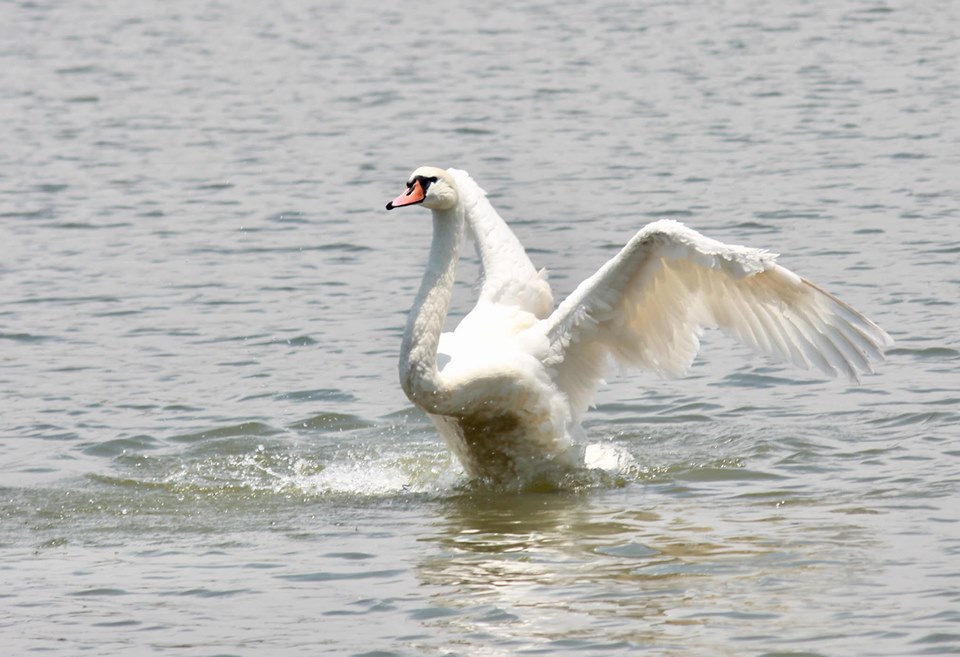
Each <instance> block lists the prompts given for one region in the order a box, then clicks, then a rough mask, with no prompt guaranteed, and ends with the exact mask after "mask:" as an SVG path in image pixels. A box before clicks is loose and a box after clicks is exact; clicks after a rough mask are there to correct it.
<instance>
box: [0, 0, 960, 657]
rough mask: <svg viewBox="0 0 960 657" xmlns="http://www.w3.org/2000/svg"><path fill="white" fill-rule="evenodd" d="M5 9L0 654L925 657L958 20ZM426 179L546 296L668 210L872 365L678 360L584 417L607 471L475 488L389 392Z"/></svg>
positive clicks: (429, 9)
mask: <svg viewBox="0 0 960 657" xmlns="http://www.w3.org/2000/svg"><path fill="white" fill-rule="evenodd" d="M474 4H476V3H474ZM488 4H489V3H488ZM0 13H2V20H0V112H2V119H3V120H2V122H0V144H2V148H0V404H2V413H0V523H2V524H0V529H2V532H0V642H2V644H3V646H4V654H10V655H25V654H33V653H44V654H53V655H65V656H66V655H70V656H72V655H80V654H95V655H141V654H166V655H203V656H212V655H354V656H360V655H364V656H367V657H370V656H373V655H377V656H381V657H386V656H410V657H413V656H424V655H427V656H429V655H437V656H439V655H457V656H461V655H463V656H467V655H471V656H472V655H504V656H506V655H522V654H551V655H554V654H577V655H597V656H601V655H627V654H647V655H678V656H679V655H683V656H687V655H689V656H691V657H693V656H702V655H889V656H903V655H926V654H956V653H958V652H960V587H958V585H960V525H958V521H960V497H958V496H960V409H958V407H960V339H958V331H957V326H958V323H960V309H958V297H960V267H958V265H957V260H958V257H960V227H958V223H957V222H958V219H960V216H958V215H960V212H958V207H960V121H958V119H960V74H958V71H957V68H958V62H960V40H958V39H957V34H958V31H960V11H958V5H957V3H956V2H952V1H948V0H942V1H937V0H934V1H932V2H924V3H907V2H883V1H877V2H873V1H866V0H864V1H861V2H858V1H854V0H844V1H842V2H826V1H825V0H809V1H807V2H799V3H797V2H790V3H787V2H783V3H760V2H732V3H731V2H727V3H712V2H706V3H704V2H699V3H682V2H681V3H675V2H669V3H667V2H662V3H654V2H641V3H615V2H576V3H574V2H551V3H543V4H535V3H523V2H520V3H508V4H504V5H503V6H502V7H494V6H492V5H491V6H490V7H470V6H469V5H468V3H460V2H448V3H434V4H426V5H423V4H420V5H411V4H409V3H406V4H393V3H385V2H380V3H374V2H367V1H360V2H336V3H334V2H325V1H322V0H318V1H316V2H305V1H302V0H278V1H277V2H273V3H270V4H269V5H264V4H259V3H240V2H219V3H215V2H200V3H195V2H183V1H179V0H178V1H173V2H162V3H160V2H158V3H110V4H103V3H94V2H57V1H45V0H38V1H36V2H26V1H23V2H7V3H3V5H2V6H0ZM426 163H431V164H439V165H443V166H458V167H461V168H465V169H467V170H469V171H470V172H471V173H472V174H473V175H474V176H475V178H476V179H477V180H478V181H479V182H480V183H481V184H482V185H483V186H484V187H486V188H487V189H488V191H489V192H490V195H491V198H492V200H493V202H494V204H495V205H496V206H497V207H498V208H499V209H500V211H501V212H502V214H503V215H504V216H505V217H507V218H508V219H509V220H510V221H511V223H512V225H513V226H514V228H515V231H516V232H517V234H518V235H519V236H520V238H521V240H522V241H523V242H524V243H525V244H527V245H528V247H529V248H530V252H531V255H532V257H533V259H534V260H535V262H536V263H537V265H539V266H547V267H549V268H551V270H552V274H551V280H552V281H553V283H554V288H555V290H556V292H557V296H558V297H559V298H562V297H563V296H564V295H565V294H566V293H567V292H569V291H570V290H571V289H573V287H574V286H575V285H576V283H577V282H578V281H579V280H581V279H582V278H583V277H584V276H586V275H589V274H590V273H592V271H594V270H595V268H596V267H597V266H598V265H599V264H600V263H602V262H603V261H604V260H605V259H606V258H608V257H610V256H611V255H612V254H613V253H614V252H615V250H616V249H617V248H618V247H619V246H620V245H621V244H623V243H624V242H625V241H626V239H627V238H628V237H629V236H630V235H631V234H632V232H633V231H635V230H636V229H637V228H638V227H639V226H641V225H642V224H644V223H645V222H647V221H650V220H653V219H655V218H660V217H673V218H677V219H680V220H683V221H685V222H687V223H688V224H690V225H693V226H695V227H696V228H698V229H700V230H702V231H704V232H706V233H708V234H709V235H711V236H714V237H716V238H719V239H723V240H727V241H734V242H742V243H747V244H750V245H753V246H759V247H764V248H769V249H770V250H772V251H776V252H780V253H782V254H783V255H782V257H781V262H782V263H783V264H785V265H786V266H788V267H790V268H792V269H794V270H796V271H798V272H801V273H803V274H805V275H807V276H809V277H811V278H813V279H814V280H815V281H817V282H818V283H820V284H821V285H823V286H825V287H827V288H828V289H830V290H831V291H833V292H834V293H836V294H838V295H839V296H841V297H842V298H844V299H845V300H847V301H849V302H850V303H852V304H853V305H855V306H857V307H858V308H860V309H862V310H863V311H864V312H865V313H867V314H868V315H870V316H871V317H872V318H874V319H875V320H876V321H877V322H878V323H879V324H881V325H882V326H883V327H884V328H886V329H887V330H888V331H889V332H890V333H891V335H893V337H894V338H895V339H896V341H897V344H896V346H895V347H894V348H893V349H891V350H890V351H889V353H888V361H887V362H886V363H884V364H883V365H881V366H880V367H879V368H878V371H877V373H876V374H874V375H871V376H867V377H865V378H864V379H863V381H862V382H861V384H860V385H850V384H848V383H847V382H843V381H824V380H821V379H820V378H818V377H816V376H814V375H811V374H809V373H805V372H802V371H796V370H793V369H790V368H784V367H780V366H779V365H776V364H773V363H770V362H767V361H765V360H764V359H762V358H757V357H753V356H751V355H749V354H748V353H747V352H746V351H745V350H743V349H741V348H739V347H738V346H736V345H735V344H733V343H732V342H731V341H729V340H727V339H725V338H724V337H722V336H717V335H708V336H706V338H705V340H704V348H703V351H702V353H701V355H700V357H699V358H698V360H697V362H696V364H695V365H694V367H693V369H692V371H691V372H690V374H689V375H688V376H687V377H685V378H683V379H680V380H676V381H660V380H658V379H657V378H656V377H654V376H652V375H649V374H645V373H629V374H626V375H622V376H619V377H617V378H615V379H614V380H612V381H611V382H610V384H609V385H607V386H606V387H605V388H604V389H603V390H602V391H601V394H600V396H599V397H598V400H597V403H598V406H597V408H596V409H594V410H593V411H591V413H590V414H588V416H587V423H586V424H587V429H588V432H589V434H590V440H591V441H592V442H597V443H601V444H603V445H613V446H615V447H617V448H619V449H621V450H623V451H624V452H626V453H628V454H629V455H630V456H632V457H633V459H634V460H635V464H634V465H632V466H624V467H622V468H621V469H620V470H619V471H613V472H599V471H584V472H582V473H579V474H576V475H574V476H571V477H570V478H569V479H567V480H564V481H560V482H557V485H556V487H555V489H554V490H540V489H536V490H526V491H507V490H493V489H489V488H485V487H483V486H478V485H474V484H470V483H468V482H466V481H465V480H464V478H463V475H462V474H461V472H460V471H459V469H458V467H457V466H456V464H455V463H453V462H452V461H451V459H450V457H449V456H448V454H447V453H446V451H445V449H444V447H443V446H442V445H441V443H440V441H439V439H438V437H437V436H436V434H435V432H434V430H433V429H432V427H431V425H430V424H429V423H428V422H427V421H426V420H425V418H424V417H423V416H422V415H421V414H419V413H418V412H415V411H414V410H413V409H412V408H411V407H410V405H409V403H408V402H407V401H406V399H405V398H404V397H403V395H402V392H401V391H400V388H399V385H398V383H397V377H396V354H397V351H398V349H399V342H400V334H401V331H402V327H403V323H404V319H405V313H406V311H407V309H408V307H409V304H410V301H411V300H412V298H413V295H414V293H415V290H416V287H417V285H418V282H419V277H420V275H421V273H422V268H423V264H424V258H425V254H426V250H427V244H428V242H429V239H430V222H429V220H427V215H426V213H423V212H409V213H406V214H403V215H402V216H395V215H393V214H391V215H387V214H386V213H385V212H384V211H383V209H382V208H383V204H384V203H385V202H386V201H387V200H389V199H390V198H393V196H394V195H396V193H397V192H398V191H399V190H400V189H401V188H402V185H403V182H404V180H405V179H406V176H407V175H408V173H409V172H410V171H411V170H412V169H413V168H414V167H416V166H418V165H420V164H426ZM398 214H399V213H398ZM460 271H461V282H460V283H459V284H458V288H457V290H456V297H455V300H454V309H453V313H454V315H456V316H460V315H462V314H463V313H464V312H465V310H467V309H468V308H469V307H470V304H471V299H472V295H473V278H474V276H475V274H476V262H475V259H474V258H473V256H472V253H471V254H468V255H467V257H466V260H465V261H464V263H463V265H462V266H461V270H460ZM455 319H456V318H455V317H454V318H452V320H451V321H455Z"/></svg>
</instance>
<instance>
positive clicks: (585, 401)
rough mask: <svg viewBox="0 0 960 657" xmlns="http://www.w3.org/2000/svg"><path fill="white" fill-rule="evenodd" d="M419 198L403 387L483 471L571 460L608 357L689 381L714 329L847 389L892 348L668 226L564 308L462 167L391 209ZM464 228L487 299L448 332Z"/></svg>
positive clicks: (647, 233) (847, 312)
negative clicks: (426, 225)
mask: <svg viewBox="0 0 960 657" xmlns="http://www.w3.org/2000/svg"><path fill="white" fill-rule="evenodd" d="M412 205H423V206H424V207H426V208H429V209H430V210H431V211H432V213H433V241H432V244H431V248H430V256H429V260H428V262H427V268H426V271H425V273H424V277H423V280H422V282H421V285H420V290H419V292H418V294H417V297H416V299H415V301H414V304H413V307H412V308H411V311H410V315H409V317H408V321H407V326H406V330H405V332H404V338H403V344H402V347H401V353H400V382H401V385H402V386H403V390H404V392H405V393H406V395H407V397H408V398H409V399H410V400H411V401H412V402H413V403H414V404H415V405H416V406H418V407H419V408H421V409H423V410H424V411H426V412H427V414H428V415H429V416H430V418H431V419H432V420H433V422H434V424H435V425H436V427H437V429H438V430H439V432H440V434H441V435H442V436H443V437H444V439H445V441H446V442H447V444H448V445H449V447H450V449H451V451H453V453H454V454H455V455H456V457H457V458H458V459H459V461H460V462H461V463H462V465H463V467H464V470H465V471H466V472H467V474H468V475H470V476H472V477H482V478H489V479H495V480H504V479H511V478H518V477H519V478H524V477H529V476H531V475H536V474H537V473H539V472H541V471H543V470H545V469H555V468H567V467H572V466H575V465H576V464H577V459H578V455H577V451H576V449H575V445H576V439H577V438H579V437H580V436H581V435H582V430H581V429H580V418H581V416H582V415H583V413H584V412H585V411H586V409H587V407H588V406H589V405H590V403H591V402H592V399H593V395H594V393H595V392H596V389H597V387H598V386H599V384H600V383H601V382H602V377H603V375H604V373H605V370H606V368H607V366H608V364H609V363H610V362H611V361H613V362H614V363H616V364H619V365H621V366H635V367H644V368H646V369H650V370H653V371H654V372H657V373H658V374H660V375H662V376H679V375H681V374H683V373H684V372H685V371H686V370H687V368H689V366H690V364H691V363H692V362H693V359H694V357H695V356H696V354H697V351H698V350H699V348H700V340H699V337H700V335H701V333H702V331H703V330H704V329H705V328H709V327H717V328H720V329H721V330H723V331H724V332H725V333H727V334H729V335H732V336H733V337H735V338H737V339H738V340H739V341H741V342H743V343H744V344H746V345H748V346H750V347H752V348H753V349H754V350H756V351H758V352H760V353H763V354H766V355H768V356H772V357H775V358H778V359H779V360H783V361H789V362H793V363H795V364H796V365H799V366H800V367H803V368H809V367H811V366H813V367H816V368H817V369H819V370H820V371H822V372H824V373H825V374H828V375H830V376H836V375H839V374H843V375H846V376H847V377H849V378H850V379H851V380H857V379H858V374H859V373H863V372H870V371H871V366H870V364H871V361H880V360H883V352H882V350H883V348H884V347H886V346H889V345H890V344H892V343H893V341H892V340H891V339H890V336H888V335H887V334H886V333H885V332H884V331H883V330H882V329H881V328H880V327H878V326H877V325H876V324H874V323H873V322H872V321H870V320H869V319H867V318H866V317H865V316H863V315H862V314H860V313H859V312H857V311H856V310H854V309H853V308H852V307H850V306H848V305H847V304H845V303H844V302H842V301H840V300H839V299H837V298H836V297H834V296H833V295H831V294H830V293H828V292H826V291H824V290H822V289H820V288H819V287H817V286H816V285H814V284H813V283H811V282H809V281H807V280H806V279H803V278H801V277H800V276H798V275H796V274H794V273H793V272H791V271H790V270H788V269H786V268H784V267H782V266H780V265H778V264H777V263H776V255H775V254H772V253H768V252H766V251H763V250H759V249H753V248H749V247H744V246H737V245H730V244H724V243H722V242H718V241H716V240H713V239H710V238H708V237H705V236H703V235H701V234H700V233H698V232H696V231H694V230H692V229H690V228H688V227H686V226H684V225H683V224H680V223H678V222H676V221H671V220H661V221H656V222H654V223H651V224H648V225H647V226H645V227H644V228H642V229H640V230H639V231H638V232H637V233H636V234H635V235H634V236H633V238H632V239H630V240H629V241H628V242H627V244H626V246H624V248H623V249H622V250H621V251H620V252H619V253H618V254H617V255H616V256H614V257H613V258H612V259H610V260H609V261H608V262H607V263H606V264H604V265H603V266H602V267H601V268H600V269H599V270H598V271H597V272H596V273H595V274H594V275H592V276H591V277H589V278H588V279H586V280H585V281H584V282H583V283H581V284H580V285H579V286H578V287H577V288H576V290H574V291H573V292H572V293H571V294H570V296H569V297H567V298H566V299H565V300H564V301H563V302H561V303H560V304H559V306H557V307H556V308H555V309H554V305H553V296H552V293H551V291H550V286H549V284H548V283H547V281H546V277H545V275H544V274H543V272H538V271H537V270H536V268H535V267H534V266H533V264H532V263H531V262H530V259H529V257H528V256H527V254H526V252H525V251H524V249H523V246H522V245H521V244H520V242H519V240H517V238H516V236H515V235H514V234H513V232H512V231H511V230H510V228H509V227H508V226H507V224H506V223H505V222H504V221H503V219H502V218H501V217H500V216H499V215H498V214H497V212H496V210H494V208H493V207H492V205H491V204H490V202H489V201H488V200H487V198H486V194H485V193H484V191H483V190H482V189H481V188H480V187H479V186H478V185H477V184H476V183H475V182H474V181H473V179H472V178H471V177H470V176H469V175H468V174H467V173H465V172H463V171H458V170H456V169H449V170H444V169H440V168H437V167H420V168H419V169H417V170H415V171H414V172H413V173H412V174H411V176H410V178H409V180H408V181H407V189H406V191H404V192H403V193H402V194H400V195H399V196H398V197H397V198H396V199H394V200H393V201H391V202H390V203H388V204H387V209H388V210H391V209H393V208H399V207H404V206H412ZM464 233H469V234H470V236H471V237H472V238H473V241H474V244H475V246H476V249H477V253H478V255H479V257H480V264H481V268H482V283H481V287H480V293H479V299H478V302H477V305H476V306H475V307H474V308H473V310H471V311H470V312H469V313H468V314H467V315H466V316H465V317H464V318H463V320H462V321H461V322H460V324H459V325H458V326H457V327H456V329H455V330H454V331H453V332H450V333H443V332H442V330H443V323H444V319H445V317H446V315H447V311H448V309H449V305H450V298H451V294H452V290H453V284H454V280H455V274H456V265H457V262H458V260H459V257H460V249H461V246H462V241H463V236H464Z"/></svg>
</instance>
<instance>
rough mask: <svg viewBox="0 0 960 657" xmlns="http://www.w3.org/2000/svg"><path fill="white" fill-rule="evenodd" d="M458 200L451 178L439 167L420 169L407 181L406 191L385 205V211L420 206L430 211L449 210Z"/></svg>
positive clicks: (455, 184) (455, 185) (454, 183)
mask: <svg viewBox="0 0 960 657" xmlns="http://www.w3.org/2000/svg"><path fill="white" fill-rule="evenodd" d="M458 200H459V194H458V193H457V183H456V182H454V180H453V176H451V175H450V174H449V173H447V171H445V170H444V169H441V168H439V167H420V168H419V169H417V170H416V171H414V172H413V173H411V174H410V177H409V178H408V179H407V189H406V191H404V192H403V193H402V194H400V196H398V197H397V198H395V199H393V200H392V201H390V202H389V203H387V209H388V210H392V209H394V208H401V207H403V206H405V205H422V206H423V207H425V208H430V209H431V210H449V209H450V208H452V207H453V206H455V205H456V204H457V201H458Z"/></svg>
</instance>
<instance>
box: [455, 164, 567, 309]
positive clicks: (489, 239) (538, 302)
mask: <svg viewBox="0 0 960 657" xmlns="http://www.w3.org/2000/svg"><path fill="white" fill-rule="evenodd" d="M447 171H448V172H449V173H450V175H452V176H453V178H454V180H456V182H457V189H458V191H459V193H460V199H461V201H462V203H463V207H464V210H465V211H466V224H467V230H468V231H469V233H470V236H471V237H472V238H473V241H474V244H475V245H476V247H477V255H479V256H480V264H481V267H482V269H483V271H482V274H481V275H482V281H481V287H480V300H481V301H487V302H490V303H494V304H500V305H506V306H517V307H519V308H521V309H523V310H526V311H528V312H531V313H533V314H534V315H535V316H536V317H537V318H539V319H543V318H545V317H547V316H548V315H549V314H550V312H551V311H552V310H553V293H552V292H551V291H550V284H549V283H547V280H546V273H545V272H543V271H539V272H538V271H537V269H536V268H535V267H534V266H533V263H532V262H530V258H529V257H528V256H527V252H526V251H525V250H524V248H523V245H522V244H521V243H520V240H518V239H517V236H516V235H514V234H513V231H511V230H510V227H509V226H507V224H506V222H505V221H504V220H503V218H501V217H500V215H499V214H497V211H496V210H495V209H494V208H493V206H492V205H491V204H490V201H488V200H487V193H486V192H485V191H483V189H481V188H480V186H479V185H477V183H476V182H474V180H473V178H471V177H470V174H468V173H467V172H466V171H461V170H459V169H448V170H447Z"/></svg>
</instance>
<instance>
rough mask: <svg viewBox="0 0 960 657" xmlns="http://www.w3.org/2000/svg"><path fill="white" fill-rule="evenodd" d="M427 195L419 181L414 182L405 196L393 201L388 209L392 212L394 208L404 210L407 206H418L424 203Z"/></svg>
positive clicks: (402, 195) (388, 204) (388, 205)
mask: <svg viewBox="0 0 960 657" xmlns="http://www.w3.org/2000/svg"><path fill="white" fill-rule="evenodd" d="M426 197H427V195H426V194H425V193H424V191H423V187H421V186H420V181H419V180H414V181H413V184H412V185H410V188H409V189H407V191H405V192H404V193H403V194H401V195H400V196H398V197H397V198H395V199H393V200H392V201H390V202H389V203H387V209H388V210H392V209H394V208H402V207H403V206H405V205H416V204H417V203H423V199H425V198H426Z"/></svg>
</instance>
